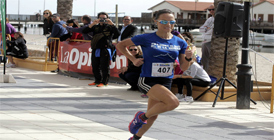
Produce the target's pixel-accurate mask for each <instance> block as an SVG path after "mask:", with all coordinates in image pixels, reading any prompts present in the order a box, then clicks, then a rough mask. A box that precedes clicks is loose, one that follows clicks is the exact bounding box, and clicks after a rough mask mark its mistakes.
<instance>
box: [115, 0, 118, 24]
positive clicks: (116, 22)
mask: <svg viewBox="0 0 274 140" xmlns="http://www.w3.org/2000/svg"><path fill="white" fill-rule="evenodd" d="M115 20H116V21H115V26H116V27H118V4H116V7H115Z"/></svg>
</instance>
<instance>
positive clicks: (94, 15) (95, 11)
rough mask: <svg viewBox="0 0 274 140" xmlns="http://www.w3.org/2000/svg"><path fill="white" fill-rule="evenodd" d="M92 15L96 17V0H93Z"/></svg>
mask: <svg viewBox="0 0 274 140" xmlns="http://www.w3.org/2000/svg"><path fill="white" fill-rule="evenodd" d="M94 16H95V17H96V0H94Z"/></svg>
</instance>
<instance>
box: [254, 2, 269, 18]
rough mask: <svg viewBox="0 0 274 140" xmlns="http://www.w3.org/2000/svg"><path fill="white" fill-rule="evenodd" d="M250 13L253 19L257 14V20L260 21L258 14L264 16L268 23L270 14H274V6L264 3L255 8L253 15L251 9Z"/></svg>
mask: <svg viewBox="0 0 274 140" xmlns="http://www.w3.org/2000/svg"><path fill="white" fill-rule="evenodd" d="M250 13H251V14H250V15H252V16H250V17H251V18H252V19H253V18H254V14H256V20H258V14H264V21H268V14H274V5H273V4H271V3H269V2H264V3H261V4H259V5H257V6H255V7H253V14H252V8H251V9H250Z"/></svg>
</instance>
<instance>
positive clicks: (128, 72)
mask: <svg viewBox="0 0 274 140" xmlns="http://www.w3.org/2000/svg"><path fill="white" fill-rule="evenodd" d="M128 50H129V52H130V53H131V54H132V55H133V56H135V57H136V58H143V55H142V54H143V53H142V50H141V47H140V46H130V47H129V49H128ZM141 69H142V66H139V67H136V66H134V64H133V63H132V62H131V61H130V60H129V59H128V66H127V67H122V68H121V69H120V70H119V72H120V74H119V77H120V78H121V79H123V80H124V81H126V82H127V83H128V84H129V85H131V88H130V89H128V90H138V87H137V83H138V79H139V77H140V73H141Z"/></svg>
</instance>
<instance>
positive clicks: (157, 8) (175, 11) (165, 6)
mask: <svg viewBox="0 0 274 140" xmlns="http://www.w3.org/2000/svg"><path fill="white" fill-rule="evenodd" d="M161 9H169V10H171V11H172V12H174V14H175V15H174V16H175V18H176V17H177V13H180V9H179V8H177V7H175V6H173V5H171V4H169V3H167V2H164V3H162V4H160V5H158V6H156V7H154V8H153V9H152V13H153V12H155V11H158V10H161ZM184 18H185V17H184Z"/></svg>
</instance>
